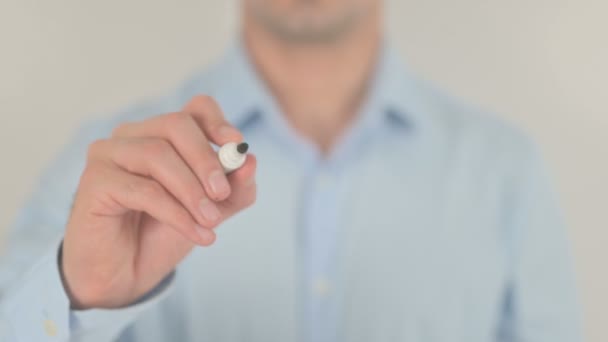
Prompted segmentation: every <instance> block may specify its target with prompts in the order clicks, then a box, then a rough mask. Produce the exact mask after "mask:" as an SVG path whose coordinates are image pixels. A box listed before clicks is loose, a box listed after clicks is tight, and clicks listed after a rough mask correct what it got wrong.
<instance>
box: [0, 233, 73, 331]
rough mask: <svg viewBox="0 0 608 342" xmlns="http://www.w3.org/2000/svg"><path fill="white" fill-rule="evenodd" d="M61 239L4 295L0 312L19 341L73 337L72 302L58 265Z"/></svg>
mask: <svg viewBox="0 0 608 342" xmlns="http://www.w3.org/2000/svg"><path fill="white" fill-rule="evenodd" d="M59 244H60V242H58V243H55V244H53V248H52V249H51V250H50V251H48V252H47V253H45V254H44V256H43V257H42V258H41V259H40V260H39V261H38V263H36V264H35V265H34V267H33V268H32V269H30V270H29V271H28V272H27V273H26V274H25V276H24V277H23V278H22V279H21V280H20V281H16V282H14V283H13V286H12V287H11V288H9V289H8V291H7V292H6V293H5V294H4V298H3V302H2V307H1V310H2V312H1V315H2V316H4V319H5V322H6V325H7V327H6V328H7V329H8V330H9V331H10V333H9V334H10V335H11V337H12V338H13V339H14V340H17V341H65V340H67V339H68V338H69V336H70V330H69V329H70V322H69V313H70V311H69V310H70V301H69V299H68V297H67V294H66V292H65V291H64V289H63V283H62V281H61V276H60V274H59V268H58V265H57V250H58V246H59Z"/></svg>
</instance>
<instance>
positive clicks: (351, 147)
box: [2, 0, 579, 342]
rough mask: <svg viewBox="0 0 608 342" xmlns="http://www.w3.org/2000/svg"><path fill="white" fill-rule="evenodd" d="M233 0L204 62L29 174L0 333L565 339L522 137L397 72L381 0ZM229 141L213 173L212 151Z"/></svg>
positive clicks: (560, 243)
mask: <svg viewBox="0 0 608 342" xmlns="http://www.w3.org/2000/svg"><path fill="white" fill-rule="evenodd" d="M242 5H243V22H242V28H243V29H242V37H241V41H240V42H239V43H238V44H237V46H236V47H235V48H234V49H233V50H231V51H230V52H229V53H228V54H227V56H226V57H225V58H224V59H223V60H222V61H221V62H220V63H219V64H218V65H216V66H214V67H213V68H211V69H210V70H209V71H207V72H205V73H203V74H201V75H196V76H194V77H193V78H192V80H190V81H188V82H186V83H185V84H184V85H183V86H181V87H180V88H179V89H178V90H176V91H175V92H172V93H171V94H168V95H167V96H165V97H163V98H160V99H156V100H153V101H150V102H147V103H145V104H142V105H139V106H136V107H134V108H131V109H130V110H127V111H125V112H124V113H121V114H120V115H118V116H117V117H116V118H115V119H113V120H110V121H109V122H101V123H96V124H93V125H91V126H88V127H87V128H85V129H83V131H82V132H80V134H79V137H77V138H76V140H75V141H74V142H73V143H72V144H71V145H70V147H69V148H68V150H67V151H66V152H65V153H64V155H63V156H62V157H61V158H60V159H58V161H57V162H56V163H55V164H54V166H53V167H52V168H51V169H50V170H49V171H48V173H47V174H46V176H45V177H44V178H43V180H42V181H41V185H40V188H39V189H38V191H37V192H36V193H35V194H34V195H33V197H32V199H31V201H30V202H29V204H28V206H27V208H26V209H25V210H24V211H23V213H22V215H21V216H20V219H19V220H18V223H17V225H16V227H15V229H13V231H12V235H11V240H10V241H11V242H10V243H9V248H10V250H11V252H10V254H9V256H8V257H7V258H5V264H6V266H5V267H4V268H3V276H4V279H7V280H11V283H12V285H13V286H12V287H11V288H10V289H8V290H6V292H5V293H4V297H3V302H2V319H3V320H4V329H5V336H6V337H7V339H8V340H10V341H109V340H113V339H119V340H120V341H146V342H151V341H265V342H267V341H349V342H353V341H466V342H474V341H479V342H481V341H546V342H549V341H550V342H557V341H578V340H579V331H578V329H579V326H578V321H577V315H576V300H575V295H574V290H573V285H572V283H573V281H572V272H571V270H570V267H571V266H570V261H569V257H568V251H567V242H566V238H565V232H564V230H563V228H562V226H561V225H560V222H559V218H558V215H557V211H556V209H555V208H554V206H553V201H552V196H551V194H550V192H549V191H548V187H547V185H546V184H545V178H544V176H543V175H542V170H541V166H540V165H539V161H538V156H537V154H536V152H535V151H534V149H533V148H532V147H531V145H530V143H529V142H528V141H527V140H526V139H525V138H523V137H522V136H521V135H520V134H519V133H517V132H516V131H514V130H512V129H511V128H509V127H507V126H505V125H503V124H501V123H498V122H496V121H495V120H494V119H490V118H488V117H485V116H483V115H479V114H478V113H476V111H475V110H474V109H471V108H469V107H466V106H463V105H461V104H459V103H457V102H456V101H454V100H452V99H450V98H448V97H446V96H444V95H442V94H441V93H439V92H437V91H435V90H433V89H432V88H431V87H429V86H427V85H425V84H423V83H421V82H419V81H417V80H416V79H415V78H413V77H412V76H411V75H409V74H408V73H407V72H406V71H405V70H404V69H403V68H402V67H401V66H400V64H399V63H398V62H397V58H396V57H395V55H394V53H393V52H392V51H391V49H390V47H388V46H386V45H385V44H383V41H382V5H383V3H382V1H380V0H350V1H349V0H333V1H331V0H327V1H296V0H292V1H288V0H283V1H280V0H247V1H243V4H242ZM245 137H246V140H247V142H249V143H250V145H251V148H252V150H253V153H255V154H256V156H257V157H254V155H253V154H252V155H249V157H248V158H247V162H246V163H245V165H244V166H243V167H242V168H241V169H239V170H237V171H235V172H234V173H231V174H229V175H227V176H226V175H224V173H223V171H222V169H221V166H220V164H219V162H218V159H217V156H216V154H215V153H214V151H213V149H212V148H211V147H210V146H211V145H210V144H211V143H213V144H216V145H222V144H224V143H227V142H241V141H243V140H244V139H245ZM257 160H259V163H258V161H257ZM256 169H257V170H256ZM256 184H257V185H256ZM257 188H259V194H258V195H257V202H256V204H255V205H254V206H251V205H252V204H253V203H254V201H255V200H256V189H257ZM74 193H75V195H73V194H74ZM249 206H251V208H249V209H247V210H244V209H245V208H247V207H249ZM216 228H217V229H216ZM54 237H58V238H57V239H54ZM216 239H217V241H216ZM212 244H213V245H214V246H213V247H210V246H211V245H212ZM47 245H50V248H49V250H48V251H47V252H45V254H44V255H42V256H40V257H39V258H38V261H37V262H36V263H35V266H33V268H31V270H30V271H29V272H27V273H26V274H25V275H22V276H19V277H17V276H16V275H17V273H18V272H17V270H20V269H23V268H24V267H25V266H29V265H27V264H29V263H30V259H31V256H32V255H36V253H37V252H38V251H40V250H43V249H44V248H43V246H47ZM41 253H43V252H41ZM11 270H12V272H11Z"/></svg>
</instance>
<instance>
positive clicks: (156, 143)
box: [143, 139, 171, 158]
mask: <svg viewBox="0 0 608 342" xmlns="http://www.w3.org/2000/svg"><path fill="white" fill-rule="evenodd" d="M143 150H144V154H145V155H146V156H147V157H150V158H162V157H165V156H166V155H168V154H169V153H171V146H170V145H169V143H168V142H166V141H164V140H161V139H150V140H148V141H146V143H145V144H144V146H143Z"/></svg>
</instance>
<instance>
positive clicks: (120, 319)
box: [70, 271, 175, 341]
mask: <svg viewBox="0 0 608 342" xmlns="http://www.w3.org/2000/svg"><path fill="white" fill-rule="evenodd" d="M174 279H175V271H174V272H172V273H171V274H169V275H168V276H167V277H166V278H165V279H164V280H163V281H162V282H161V283H160V284H159V285H157V286H156V288H154V289H153V290H152V291H150V292H148V294H146V295H145V296H143V297H142V298H141V299H139V300H138V301H137V302H135V303H134V304H131V305H129V306H127V307H124V308H119V309H87V310H72V311H71V315H70V319H71V324H72V325H71V326H72V333H73V337H76V336H78V337H81V338H82V337H84V336H86V337H87V338H88V337H92V336H95V340H99V341H110V340H114V339H115V338H116V337H118V335H119V334H120V332H121V331H123V330H124V329H125V328H126V327H128V326H129V325H131V324H132V323H133V322H134V321H135V319H136V318H137V317H138V316H139V314H140V313H142V312H144V311H146V310H147V309H148V308H150V307H152V306H154V305H156V304H157V303H158V302H159V301H161V300H162V299H163V298H165V297H166V296H167V295H169V293H170V292H171V289H172V288H173V287H174V286H173V284H174Z"/></svg>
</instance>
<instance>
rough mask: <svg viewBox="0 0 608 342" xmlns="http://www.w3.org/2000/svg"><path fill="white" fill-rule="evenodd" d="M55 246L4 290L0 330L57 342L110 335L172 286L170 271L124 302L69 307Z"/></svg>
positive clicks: (107, 338)
mask: <svg viewBox="0 0 608 342" xmlns="http://www.w3.org/2000/svg"><path fill="white" fill-rule="evenodd" d="M60 248H61V241H58V242H57V243H55V244H53V248H52V249H51V250H50V251H48V252H47V253H45V255H44V256H43V258H42V259H40V260H39V261H38V263H37V264H36V265H35V266H34V267H33V268H32V269H31V270H30V271H29V272H27V274H26V275H25V277H24V278H22V280H21V281H18V282H15V283H14V286H13V287H12V288H10V289H9V290H8V291H7V292H6V293H5V296H4V298H3V301H2V304H1V307H0V316H3V317H2V319H3V320H4V321H5V326H4V327H2V326H0V330H4V331H5V332H6V331H8V334H9V335H10V336H11V337H12V338H13V339H14V340H18V341H41V342H47V341H48V342H51V341H53V342H56V341H67V340H69V339H71V338H75V337H79V338H84V340H86V341H89V340H90V341H97V340H99V341H110V340H113V339H115V338H116V337H117V336H118V335H119V334H120V333H121V331H122V330H123V329H125V328H126V327H127V326H129V325H130V324H132V323H133V322H134V321H135V319H136V318H137V317H138V315H139V314H140V313H141V312H143V311H145V310H146V309H148V308H149V307H151V306H153V305H155V304H156V303H157V302H159V301H160V300H162V299H163V298H164V297H166V296H167V295H168V294H169V293H170V291H171V289H172V288H173V286H172V285H173V283H174V278H175V272H173V273H171V274H170V275H169V276H167V277H166V278H165V279H164V280H163V281H162V282H161V283H160V284H159V285H158V286H156V288H155V289H153V290H152V291H150V292H149V293H148V294H146V295H145V296H143V297H142V298H141V299H140V300H138V301H137V302H136V303H134V304H132V305H129V306H127V307H124V308H120V309H88V310H70V300H69V298H68V295H67V293H66V291H65V289H64V287H63V282H62V280H61V274H60V271H59V264H58V260H57V255H58V251H59V250H60ZM1 335H2V334H0V336H1Z"/></svg>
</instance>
